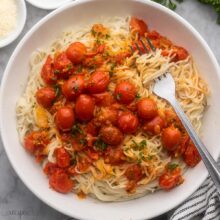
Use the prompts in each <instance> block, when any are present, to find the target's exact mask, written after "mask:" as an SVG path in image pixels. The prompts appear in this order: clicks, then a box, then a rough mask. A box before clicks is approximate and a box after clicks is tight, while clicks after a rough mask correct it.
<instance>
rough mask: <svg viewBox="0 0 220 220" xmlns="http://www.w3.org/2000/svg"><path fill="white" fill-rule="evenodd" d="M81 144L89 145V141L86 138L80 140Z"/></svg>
mask: <svg viewBox="0 0 220 220" xmlns="http://www.w3.org/2000/svg"><path fill="white" fill-rule="evenodd" d="M79 143H80V144H82V145H86V144H87V140H86V139H85V138H82V139H80V140H79Z"/></svg>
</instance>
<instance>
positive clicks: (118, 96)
mask: <svg viewBox="0 0 220 220" xmlns="http://www.w3.org/2000/svg"><path fill="white" fill-rule="evenodd" d="M121 97H122V94H121V93H118V94H117V95H116V99H117V100H118V101H120V100H121Z"/></svg>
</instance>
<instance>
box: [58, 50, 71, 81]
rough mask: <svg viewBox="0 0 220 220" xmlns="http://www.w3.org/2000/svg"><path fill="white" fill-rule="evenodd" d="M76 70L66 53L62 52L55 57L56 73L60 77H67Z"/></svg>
mask: <svg viewBox="0 0 220 220" xmlns="http://www.w3.org/2000/svg"><path fill="white" fill-rule="evenodd" d="M73 71H74V68H73V64H72V62H71V61H70V60H69V59H68V58H67V56H66V54H65V53H64V52H63V53H60V54H58V55H57V56H56V57H55V59H54V73H56V74H57V76H58V77H59V78H64V79H65V78H67V77H68V76H70V75H71V74H72V73H73Z"/></svg>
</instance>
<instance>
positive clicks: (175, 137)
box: [161, 126, 182, 151]
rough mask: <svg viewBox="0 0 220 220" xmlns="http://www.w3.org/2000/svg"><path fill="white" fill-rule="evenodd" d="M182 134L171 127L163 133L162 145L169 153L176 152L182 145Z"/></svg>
mask: <svg viewBox="0 0 220 220" xmlns="http://www.w3.org/2000/svg"><path fill="white" fill-rule="evenodd" d="M181 137H182V134H181V132H180V131H179V129H178V128H175V127H174V126H170V127H168V128H165V129H164V130H163V132H162V137H161V138H162V143H163V146H164V147H165V148H166V149H167V150H168V151H174V150H176V149H177V147H178V145H179V144H180V141H181Z"/></svg>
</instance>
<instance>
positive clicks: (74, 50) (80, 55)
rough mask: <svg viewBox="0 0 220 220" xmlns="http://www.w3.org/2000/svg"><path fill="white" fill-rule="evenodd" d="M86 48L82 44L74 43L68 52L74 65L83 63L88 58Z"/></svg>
mask: <svg viewBox="0 0 220 220" xmlns="http://www.w3.org/2000/svg"><path fill="white" fill-rule="evenodd" d="M86 52H87V49H86V46H85V45H84V44H82V43H80V42H74V43H72V44H70V46H69V47H68V48H67V50H66V55H67V57H68V59H70V60H71V61H72V62H73V63H74V64H79V63H81V62H82V61H83V60H84V58H85V56H86Z"/></svg>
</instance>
